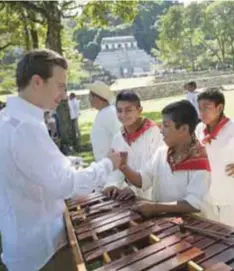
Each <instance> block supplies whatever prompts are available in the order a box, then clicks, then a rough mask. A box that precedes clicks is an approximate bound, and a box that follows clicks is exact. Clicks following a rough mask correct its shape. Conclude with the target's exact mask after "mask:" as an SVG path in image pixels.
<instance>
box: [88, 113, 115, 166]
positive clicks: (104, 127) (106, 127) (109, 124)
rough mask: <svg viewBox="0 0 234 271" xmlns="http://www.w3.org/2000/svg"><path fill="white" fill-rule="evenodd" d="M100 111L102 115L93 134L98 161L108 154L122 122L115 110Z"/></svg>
mask: <svg viewBox="0 0 234 271" xmlns="http://www.w3.org/2000/svg"><path fill="white" fill-rule="evenodd" d="M100 113H101V115H99V118H98V119H97V123H95V127H97V128H96V129H95V133H94V134H93V136H92V146H93V154H94V157H95V160H96V161H100V159H102V158H103V157H105V156H106V155H107V154H108V152H109V151H110V148H111V144H112V141H113V138H114V136H115V135H116V133H117V132H118V131H119V129H120V123H119V121H118V119H117V116H116V114H115V112H114V111H113V110H108V111H107V112H106V111H104V112H100ZM100 113H99V114H100Z"/></svg>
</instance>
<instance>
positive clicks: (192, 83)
mask: <svg viewBox="0 0 234 271" xmlns="http://www.w3.org/2000/svg"><path fill="white" fill-rule="evenodd" d="M186 85H187V86H189V87H193V88H197V83H196V82H195V81H191V82H188V83H187V84H186Z"/></svg>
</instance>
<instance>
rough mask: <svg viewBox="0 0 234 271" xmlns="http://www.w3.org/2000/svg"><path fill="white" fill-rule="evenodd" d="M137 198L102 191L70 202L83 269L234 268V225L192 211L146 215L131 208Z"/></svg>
mask: <svg viewBox="0 0 234 271" xmlns="http://www.w3.org/2000/svg"><path fill="white" fill-rule="evenodd" d="M134 202H135V201H134V200H130V201H128V202H119V201H114V200H109V199H107V198H106V197H105V196H104V195H103V194H98V193H94V194H91V195H89V196H88V197H86V198H85V199H83V200H81V201H79V202H77V201H72V200H69V201H67V211H66V213H65V221H66V227H67V233H68V239H69V243H70V245H71V247H72V251H73V254H74V259H75V262H76V266H77V270H78V271H85V270H96V271H112V270H113V271H114V270H121V271H123V270H124V271H130V270H131V271H140V270H154V271H167V270H189V271H202V270H207V271H208V270H209V271H218V270H219V271H228V270H234V236H233V237H232V233H234V230H233V229H232V228H230V227H227V226H225V225H222V224H219V223H215V222H213V221H210V220H206V219H202V218H199V217H198V216H192V215H190V216H184V217H182V218H178V217H175V216H161V217H156V218H153V219H144V218H142V217H141V216H140V215H139V214H137V213H135V212H133V211H132V210H131V207H132V206H133V204H134ZM181 219H182V220H181ZM181 221H183V224H181Z"/></svg>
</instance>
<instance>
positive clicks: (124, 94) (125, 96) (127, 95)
mask: <svg viewBox="0 0 234 271" xmlns="http://www.w3.org/2000/svg"><path fill="white" fill-rule="evenodd" d="M120 101H124V102H130V103H133V104H135V105H136V106H137V107H141V99H140V97H139V95H138V94H136V93H135V92H133V91H132V90H123V91H121V92H120V93H119V94H118V95H117V97H116V105H117V103H118V102H120Z"/></svg>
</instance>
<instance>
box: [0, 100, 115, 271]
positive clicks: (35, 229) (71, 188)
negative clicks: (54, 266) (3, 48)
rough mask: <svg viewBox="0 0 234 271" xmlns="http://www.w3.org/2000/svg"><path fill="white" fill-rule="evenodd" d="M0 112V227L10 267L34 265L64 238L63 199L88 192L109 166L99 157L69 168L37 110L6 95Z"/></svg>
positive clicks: (32, 268)
mask: <svg viewBox="0 0 234 271" xmlns="http://www.w3.org/2000/svg"><path fill="white" fill-rule="evenodd" d="M4 111H5V114H4V115H3V116H2V117H1V118H0V142H1V144H0V161H1V162H0V173H1V179H0V217H1V218H2V219H0V230H1V235H2V246H3V255H2V259H3V262H4V263H5V264H6V265H7V267H8V269H9V270H10V271H37V270H39V269H40V268H42V267H43V266H44V265H45V264H46V263H47V261H48V260H49V259H50V258H51V257H52V256H53V255H54V254H55V252H56V251H57V250H58V249H60V248H61V247H62V246H64V245H65V244H66V237H65V227H64V222H63V212H64V208H65V205H64V199H67V198H70V197H72V196H75V195H79V194H86V193H91V192H92V190H93V189H95V188H96V187H97V185H99V184H100V183H103V185H104V184H105V180H106V179H107V175H108V174H109V173H110V172H111V171H112V170H113V165H112V162H111V161H110V160H109V159H107V158H105V159H103V160H102V161H101V162H99V163H98V164H96V163H93V164H92V165H91V166H90V167H89V168H88V169H84V170H81V171H77V170H75V169H74V168H73V167H72V166H71V162H70V161H69V159H68V158H67V157H66V156H64V155H63V154H62V153H61V152H60V151H59V149H58V148H57V146H56V145H55V144H54V142H53V141H52V140H51V138H50V136H49V134H48V131H47V129H46V126H45V124H44V120H43V113H44V112H43V110H41V109H40V108H38V107H36V106H34V105H32V104H30V103H28V102H26V101H24V100H23V99H21V98H19V97H11V98H10V99H9V100H8V102H7V106H6V108H5V109H4Z"/></svg>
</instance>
